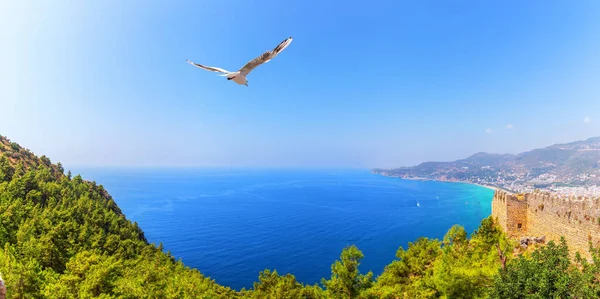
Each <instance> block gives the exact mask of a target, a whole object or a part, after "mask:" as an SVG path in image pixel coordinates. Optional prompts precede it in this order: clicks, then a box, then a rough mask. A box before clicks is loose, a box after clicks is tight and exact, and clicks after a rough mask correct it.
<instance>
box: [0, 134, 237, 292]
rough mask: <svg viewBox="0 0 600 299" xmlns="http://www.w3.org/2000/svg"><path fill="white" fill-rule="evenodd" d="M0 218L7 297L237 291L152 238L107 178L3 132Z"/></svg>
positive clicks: (1, 267) (0, 256)
mask: <svg viewBox="0 0 600 299" xmlns="http://www.w3.org/2000/svg"><path fill="white" fill-rule="evenodd" d="M0 224H1V226H0V246H1V247H0V248H1V249H0V273H1V274H2V276H3V277H4V280H5V283H6V286H7V289H8V298H90V297H97V296H100V295H102V294H105V295H108V294H110V295H111V298H112V296H114V297H127V298H165V297H167V298H182V297H186V296H187V297H194V298H201V297H203V298H209V297H210V298H217V297H218V298H232V297H234V296H236V293H235V292H233V291H232V290H230V289H229V288H226V287H222V286H219V285H217V284H216V283H214V282H213V281H211V280H210V279H208V278H206V277H204V276H203V275H202V274H200V272H198V271H197V270H193V269H189V268H187V267H185V266H184V265H183V264H182V263H181V262H176V261H175V259H174V258H173V257H172V256H171V255H169V254H167V253H163V252H162V251H161V249H160V248H157V247H156V246H154V245H150V244H148V242H147V241H146V238H145V237H144V233H143V231H142V230H141V229H140V228H139V227H138V225H137V224H136V223H132V222H131V221H129V220H127V218H126V217H125V215H123V213H122V212H121V210H120V209H119V207H118V206H117V205H116V203H115V202H114V201H113V199H112V198H111V197H110V195H109V194H108V192H106V190H104V188H103V187H102V185H98V184H96V183H95V182H89V181H85V180H83V179H82V178H81V176H79V175H77V176H74V177H71V175H65V174H63V169H62V167H61V166H60V163H57V164H51V162H50V159H49V158H47V157H45V156H42V157H37V156H35V155H34V154H33V153H32V152H31V151H29V150H27V149H25V148H23V147H21V146H19V145H18V144H16V143H14V142H10V141H9V140H8V139H7V138H5V137H2V136H0ZM184 295H185V296H184ZM105 298H109V297H105Z"/></svg>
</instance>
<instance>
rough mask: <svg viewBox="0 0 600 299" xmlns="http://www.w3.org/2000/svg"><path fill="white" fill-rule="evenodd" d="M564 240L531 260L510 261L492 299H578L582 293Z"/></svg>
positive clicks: (532, 255) (538, 251)
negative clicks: (576, 298) (577, 294)
mask: <svg viewBox="0 0 600 299" xmlns="http://www.w3.org/2000/svg"><path fill="white" fill-rule="evenodd" d="M574 273H575V272H574V269H573V268H571V261H570V259H569V251H568V248H567V244H566V241H565V239H564V238H561V240H560V244H559V245H556V244H555V243H554V241H550V242H548V244H547V245H546V246H543V247H541V248H538V249H537V250H535V251H534V252H533V253H532V254H531V257H530V258H527V257H525V256H523V255H521V256H519V258H517V259H514V260H512V261H509V262H508V263H507V264H506V268H505V269H502V270H500V272H499V274H498V275H497V277H496V280H495V284H494V287H493V290H492V293H491V297H492V298H574V296H573V295H574V294H575V293H577V292H578V291H577V290H575V289H574V287H575V286H576V285H577V282H576V280H575V279H574V278H575V277H576V276H577V275H573V274H574Z"/></svg>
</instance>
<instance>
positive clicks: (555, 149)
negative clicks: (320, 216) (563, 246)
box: [373, 137, 600, 192]
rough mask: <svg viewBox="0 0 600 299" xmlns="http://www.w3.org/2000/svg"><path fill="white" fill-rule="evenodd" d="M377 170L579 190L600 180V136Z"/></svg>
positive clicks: (504, 185) (529, 188)
mask: <svg viewBox="0 0 600 299" xmlns="http://www.w3.org/2000/svg"><path fill="white" fill-rule="evenodd" d="M373 172H374V173H379V174H383V175H387V176H394V177H401V178H407V179H409V178H421V179H433V180H445V181H465V182H471V183H479V184H485V185H491V186H496V187H500V188H503V189H507V190H510V191H518V192H523V191H532V190H533V189H536V188H541V189H548V190H549V191H557V190H560V189H561V188H564V187H572V188H571V189H573V190H575V192H576V190H581V189H583V188H585V187H593V186H597V185H599V184H600V137H594V138H590V139H587V140H584V141H576V142H572V143H567V144H555V145H551V146H548V147H545V148H541V149H534V150H531V151H528V152H524V153H521V154H518V155H510V154H488V153H477V154H474V155H472V156H470V157H468V158H466V159H462V160H457V161H453V162H425V163H422V164H419V165H417V166H413V167H401V168H395V169H374V170H373ZM577 187H579V189H574V188H577ZM586 190H587V189H586Z"/></svg>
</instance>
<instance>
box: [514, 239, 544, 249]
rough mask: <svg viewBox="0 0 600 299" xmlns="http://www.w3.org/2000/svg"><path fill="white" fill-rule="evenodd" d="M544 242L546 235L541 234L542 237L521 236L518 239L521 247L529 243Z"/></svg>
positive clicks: (525, 246)
mask: <svg viewBox="0 0 600 299" xmlns="http://www.w3.org/2000/svg"><path fill="white" fill-rule="evenodd" d="M544 243H546V236H542V237H539V238H538V237H522V238H521V240H519V244H520V245H521V248H527V246H529V245H533V244H544Z"/></svg>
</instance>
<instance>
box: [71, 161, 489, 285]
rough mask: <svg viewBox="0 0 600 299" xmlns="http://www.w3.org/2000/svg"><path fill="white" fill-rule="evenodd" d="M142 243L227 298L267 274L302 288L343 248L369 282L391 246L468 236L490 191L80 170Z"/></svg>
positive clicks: (357, 175)
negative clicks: (462, 232) (220, 288)
mask: <svg viewBox="0 0 600 299" xmlns="http://www.w3.org/2000/svg"><path fill="white" fill-rule="evenodd" d="M78 172H79V173H81V174H82V176H83V177H84V178H86V179H90V180H95V181H96V182H97V183H99V184H102V185H104V187H105V188H106V189H107V190H108V191H109V192H110V193H111V195H112V196H113V198H114V199H115V201H116V202H117V204H118V205H119V206H120V207H121V209H122V210H123V212H124V213H125V214H126V215H127V217H128V218H129V219H130V220H132V221H137V222H138V224H139V225H140V226H141V227H142V229H143V230H144V232H145V234H146V237H147V238H148V240H149V241H150V242H151V243H155V244H158V243H160V242H162V243H163V245H164V248H165V250H168V251H170V252H171V253H172V254H173V255H174V256H175V257H177V258H181V259H182V260H183V262H184V263H185V264H186V265H188V266H191V267H195V268H197V269H199V270H200V271H201V272H202V273H204V274H205V275H207V276H210V277H211V278H213V279H215V280H216V281H217V282H218V283H220V284H224V285H228V286H231V287H233V288H235V289H241V288H242V287H246V288H249V287H252V282H254V281H256V280H257V277H258V273H259V272H260V271H261V270H264V269H277V271H278V272H279V273H292V274H294V275H295V276H296V278H297V279H298V280H299V281H301V282H303V283H308V284H314V283H317V282H320V279H321V277H329V275H330V269H331V268H330V267H331V264H332V263H333V262H334V261H335V260H336V259H337V258H338V257H339V254H340V252H341V251H342V249H343V248H344V247H345V246H348V245H352V244H355V245H357V246H358V247H359V249H361V250H362V251H363V253H364V254H365V258H364V260H363V262H362V264H361V267H360V269H361V271H363V272H366V271H368V270H372V271H373V272H374V273H375V274H376V275H377V274H379V273H381V271H383V269H384V267H385V265H387V264H389V263H390V262H391V261H392V260H393V259H394V258H395V253H396V250H397V249H398V247H399V246H404V247H405V248H406V246H407V244H408V242H409V241H414V240H416V239H417V238H418V237H419V236H427V237H432V238H442V237H443V236H444V234H445V233H446V231H447V230H448V229H449V228H450V227H451V226H452V225H454V224H460V225H463V226H464V227H465V229H466V230H467V231H468V232H472V231H473V230H474V229H476V228H477V226H478V225H479V223H480V221H481V220H482V219H483V218H485V217H487V216H488V215H489V214H490V213H491V199H492V196H493V191H492V190H489V189H486V188H482V187H478V186H473V185H468V184H459V183H443V182H425V181H408V180H400V179H395V178H387V177H383V176H379V175H374V174H371V173H370V172H369V171H362V170H360V171H357V170H343V171H333V170H248V169H244V170H227V169H202V170H191V169H155V170H150V169H83V170H80V171H78Z"/></svg>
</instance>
